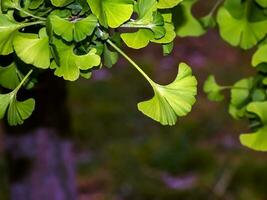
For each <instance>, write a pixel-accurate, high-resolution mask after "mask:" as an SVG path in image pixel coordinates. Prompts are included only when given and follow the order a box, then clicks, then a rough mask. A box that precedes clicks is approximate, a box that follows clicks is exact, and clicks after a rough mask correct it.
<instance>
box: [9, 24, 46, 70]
mask: <svg viewBox="0 0 267 200" xmlns="http://www.w3.org/2000/svg"><path fill="white" fill-rule="evenodd" d="M13 44H14V49H15V51H16V54H17V55H18V56H19V57H20V59H21V60H23V61H24V62H25V63H27V64H32V65H34V66H36V67H38V68H42V69H47V68H49V66H50V47H49V38H48V36H47V34H46V32H45V29H41V31H40V33H39V35H38V34H31V33H23V34H17V35H16V36H15V38H14V42H13Z"/></svg>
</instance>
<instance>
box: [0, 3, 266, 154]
mask: <svg viewBox="0 0 267 200" xmlns="http://www.w3.org/2000/svg"><path fill="white" fill-rule="evenodd" d="M197 2H198V0H60V1H59V0H1V4H0V6H1V7H0V55H2V56H7V55H11V54H12V55H13V60H12V62H11V63H10V64H9V65H8V66H2V67H0V85H1V86H2V87H3V88H6V89H8V90H10V92H7V93H3V94H1V95H0V119H2V118H5V116H6V118H7V122H8V123H9V124H10V125H11V126H14V125H19V124H22V123H23V122H24V120H26V119H27V118H29V117H30V116H31V114H32V112H33V111H34V107H35V100H34V99H32V98H30V99H25V100H24V101H18V100H17V96H18V95H19V91H20V89H21V88H25V89H28V90H30V89H31V88H33V87H34V84H35V82H36V81H34V80H38V78H39V77H41V76H42V73H43V72H44V71H46V70H50V71H53V72H54V75H55V76H58V77H62V78H63V79H64V80H66V81H76V80H77V79H79V78H81V77H82V78H86V79H88V78H90V77H91V74H92V73H94V71H95V70H99V69H100V68H101V67H103V66H106V67H112V66H113V65H114V64H116V62H117V60H118V58H119V56H121V57H124V58H125V59H126V60H127V61H128V62H129V64H130V65H132V66H133V67H134V68H135V69H136V70H137V71H138V72H139V73H140V75H142V76H143V77H144V78H145V79H146V80H147V81H148V83H149V84H150V86H151V88H152V89H153V91H154V96H153V97H152V98H151V99H149V100H146V101H143V102H140V103H138V109H139V110H140V111H141V112H142V113H144V114H145V115H147V116H148V117H150V118H152V119H154V120H156V121H158V122H160V123H161V124H163V125H174V124H175V123H176V121H177V118H179V117H182V116H185V115H187V114H188V113H189V112H190V111H191V109H192V106H193V104H194V103H195V101H196V98H195V96H196V94H197V80H196V78H195V76H193V75H192V70H191V68H190V67H189V66H188V65H187V64H185V63H180V64H179V65H178V74H177V76H176V78H175V80H174V81H173V82H172V83H170V84H168V85H159V84H157V83H156V82H155V81H153V80H152V79H151V78H150V77H149V75H147V74H146V73H145V72H144V71H143V70H142V67H141V66H139V65H138V64H137V63H136V62H135V61H133V60H132V59H131V58H130V57H129V56H128V55H126V53H125V52H124V51H123V49H122V48H121V47H122V45H123V44H125V45H126V46H127V47H129V48H133V49H141V48H144V47H146V46H147V45H149V44H150V43H156V44H159V45H162V49H163V54H164V55H165V56H166V55H169V54H171V51H172V49H173V44H174V43H173V41H174V39H175V38H176V37H186V36H195V37H196V36H201V35H203V34H205V32H206V31H207V30H208V29H209V28H213V27H215V26H216V25H218V27H219V32H220V35H221V37H222V38H223V39H224V40H225V41H226V42H228V43H230V44H231V45H233V46H236V47H241V48H243V49H249V48H252V47H254V46H256V45H257V46H258V47H259V48H258V50H257V51H256V53H255V55H254V56H253V59H252V65H253V66H254V67H256V68H257V70H258V72H259V73H258V74H257V75H256V76H255V77H251V78H248V79H243V80H241V81H238V82H237V83H236V84H234V85H233V86H220V85H218V84H217V83H216V80H215V77H214V76H210V77H209V78H208V79H207V81H206V83H205V85H204V91H205V92H207V93H208V97H209V98H210V99H211V100H215V101H221V100H223V99H224V96H223V94H222V92H221V91H222V90H224V89H230V90H231V102H230V108H229V111H230V114H231V115H232V116H233V117H234V118H236V119H240V118H244V117H247V118H249V119H251V121H252V123H253V124H256V126H254V128H256V129H258V131H257V132H255V133H254V134H253V136H251V137H248V136H246V135H245V136H244V135H242V136H241V142H242V144H244V145H246V146H249V147H250V148H253V149H256V150H264V151H265V150H267V145H265V143H261V144H259V142H258V141H261V140H264V141H266V140H267V133H265V130H266V128H265V124H264V123H265V121H266V120H265V118H266V117H265V116H262V115H264V114H265V113H264V112H261V111H259V109H260V108H262V107H264V108H265V107H266V103H264V102H265V101H267V100H266V85H267V78H266V75H265V73H266V72H267V70H266V69H267V68H266V63H267V58H266V57H267V47H266V44H267V43H266V41H265V37H266V34H267V29H266V27H267V12H266V7H267V2H266V0H225V1H223V0H218V2H217V3H214V7H213V8H212V10H211V11H210V12H209V13H207V15H206V16H204V17H202V18H200V19H197V18H196V17H195V16H194V15H193V14H192V7H193V6H194V5H195V3H197ZM5 91H6V90H5ZM258 102H261V103H258ZM36 103H37V104H38V102H36ZM252 140H253V141H252ZM266 143H267V142H266Z"/></svg>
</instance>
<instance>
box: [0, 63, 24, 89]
mask: <svg viewBox="0 0 267 200" xmlns="http://www.w3.org/2000/svg"><path fill="white" fill-rule="evenodd" d="M19 83H20V78H19V75H18V72H17V67H16V64H15V63H14V62H13V63H11V64H10V65H9V66H7V67H0V85H1V86H2V87H4V88H7V89H11V90H13V89H15V88H16V87H17V86H18V84H19Z"/></svg>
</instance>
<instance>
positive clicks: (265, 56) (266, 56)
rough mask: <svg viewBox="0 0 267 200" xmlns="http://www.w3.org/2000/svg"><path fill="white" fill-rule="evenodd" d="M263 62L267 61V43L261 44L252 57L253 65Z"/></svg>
mask: <svg viewBox="0 0 267 200" xmlns="http://www.w3.org/2000/svg"><path fill="white" fill-rule="evenodd" d="M262 63H267V44H264V45H261V46H259V48H258V50H257V51H256V52H255V53H254V55H253V57H252V65H253V66H254V67H256V66H257V65H259V64H262Z"/></svg>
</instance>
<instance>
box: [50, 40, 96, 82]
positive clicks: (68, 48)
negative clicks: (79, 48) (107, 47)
mask: <svg viewBox="0 0 267 200" xmlns="http://www.w3.org/2000/svg"><path fill="white" fill-rule="evenodd" d="M54 44H55V46H56V49H57V52H58V55H59V64H57V63H56V62H55V61H54V62H52V65H51V68H54V69H56V70H55V75H57V76H59V77H63V78H64V79H65V80H69V81H75V80H77V79H78V78H79V75H80V70H88V69H91V68H93V67H95V66H98V65H99V64H100V62H101V60H100V57H99V56H98V55H97V54H96V50H95V49H92V50H91V51H90V52H89V53H87V54H86V55H79V56H78V55H76V54H74V51H73V50H74V45H67V44H65V43H64V42H63V41H61V40H59V39H55V40H54Z"/></svg>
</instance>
